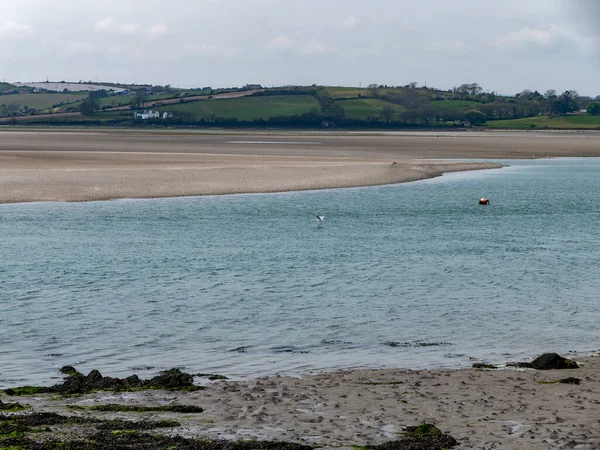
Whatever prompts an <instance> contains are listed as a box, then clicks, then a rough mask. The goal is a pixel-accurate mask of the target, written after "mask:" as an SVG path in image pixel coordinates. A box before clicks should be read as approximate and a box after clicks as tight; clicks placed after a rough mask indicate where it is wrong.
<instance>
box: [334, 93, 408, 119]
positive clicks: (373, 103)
mask: <svg viewBox="0 0 600 450" xmlns="http://www.w3.org/2000/svg"><path fill="white" fill-rule="evenodd" d="M336 103H338V104H339V105H341V106H342V108H344V112H345V113H346V118H348V119H358V120H369V118H379V115H380V113H381V109H382V108H383V107H384V106H385V105H389V106H391V107H392V108H394V111H396V112H401V111H404V110H405V109H406V108H404V107H403V106H401V105H396V104H395V103H390V102H386V101H384V100H379V99H377V98H357V99H352V100H338V101H337V102H336Z"/></svg>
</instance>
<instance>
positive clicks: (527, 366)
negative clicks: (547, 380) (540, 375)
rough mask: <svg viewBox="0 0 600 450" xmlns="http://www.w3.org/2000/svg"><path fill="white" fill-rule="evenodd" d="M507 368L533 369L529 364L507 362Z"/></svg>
mask: <svg viewBox="0 0 600 450" xmlns="http://www.w3.org/2000/svg"><path fill="white" fill-rule="evenodd" d="M506 367H518V368H520V369H529V368H531V363H528V362H507V363H506Z"/></svg>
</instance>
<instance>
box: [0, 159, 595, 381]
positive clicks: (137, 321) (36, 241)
mask: <svg viewBox="0 0 600 450" xmlns="http://www.w3.org/2000/svg"><path fill="white" fill-rule="evenodd" d="M511 166H512V167H510V168H508V169H504V170H501V171H490V172H486V173H478V174H475V173H473V174H468V173H463V174H452V175H449V176H445V177H442V178H439V179H434V180H427V181H422V182H417V183H412V184H404V185H397V186H385V187H373V188H361V189H347V190H331V191H318V192H303V193H285V194H275V195H241V196H226V197H204V198H183V199H156V200H145V201H128V200H123V201H115V202H93V203H83V204H61V203H56V204H48V203H40V204H22V205H2V206H0V215H1V220H0V248H2V259H1V260H0V286H1V287H2V288H1V290H0V297H1V298H0V304H2V316H1V317H0V325H1V326H0V342H2V348H1V349H0V357H1V359H2V375H1V377H2V378H1V379H0V387H2V386H8V385H14V384H18V383H21V384H22V382H24V381H27V382H28V383H35V382H46V381H47V380H48V379H49V378H50V376H56V368H57V367H59V366H60V365H65V364H70V365H77V366H78V368H79V369H80V370H82V371H86V370H91V369H93V368H98V369H100V370H101V371H102V372H103V373H105V372H106V373H107V374H111V375H117V376H123V375H126V374H130V372H131V371H132V370H133V368H134V367H152V369H148V370H147V372H149V375H151V374H153V371H154V372H155V371H158V370H161V369H164V368H169V367H173V366H180V365H185V366H186V367H189V368H190V370H191V371H193V372H211V373H219V372H221V373H227V374H228V375H229V374H233V375H236V374H237V375H252V376H256V375H264V374H273V373H278V372H280V373H294V372H306V371H309V370H324V369H338V368H345V367H354V366H364V367H383V366H407V367H412V368H422V367H458V366H462V365H469V364H470V363H469V358H471V357H472V358H481V359H487V360H490V361H492V362H498V363H503V362H505V361H506V360H508V359H514V360H517V359H524V358H527V357H531V356H534V355H535V354H537V353H539V352H541V351H545V350H551V351H559V352H561V351H567V350H571V349H576V350H577V349H578V350H587V349H590V348H595V345H596V343H597V338H598V334H597V325H596V324H597V323H598V322H599V321H600V306H599V305H598V302H597V301H596V299H597V292H600V279H599V278H598V277H597V269H596V265H595V264H594V263H593V262H594V261H597V260H598V259H600V248H598V246H595V245H590V243H593V242H595V241H596V240H597V219H598V217H600V205H598V204H597V203H596V202H595V201H594V199H596V198H598V197H599V195H598V194H600V184H598V183H596V182H595V180H596V179H597V176H598V174H599V173H600V161H599V160H597V159H586V160H577V159H565V160H547V161H535V162H511ZM541 192H542V193H543V194H544V195H543V196H541V200H540V201H539V202H532V195H533V194H535V195H538V194H539V193H541ZM484 194H485V196H486V197H488V198H492V199H493V203H492V204H491V205H489V207H485V208H481V207H479V206H478V205H477V204H476V203H477V200H478V199H479V198H480V197H481V196H482V195H484ZM314 211H323V212H325V214H326V215H327V221H326V222H324V223H323V224H321V225H320V226H316V224H315V223H313V218H314ZM385 342H395V343H400V344H401V343H408V344H410V345H406V346H403V345H396V346H388V345H383V343H385ZM444 342H445V343H449V342H451V343H452V344H453V345H452V346H445V345H437V346H434V345H422V346H420V345H415V344H418V343H423V344H431V343H444ZM79 366H81V367H79Z"/></svg>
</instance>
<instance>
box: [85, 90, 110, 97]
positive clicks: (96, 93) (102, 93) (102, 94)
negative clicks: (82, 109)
mask: <svg viewBox="0 0 600 450" xmlns="http://www.w3.org/2000/svg"><path fill="white" fill-rule="evenodd" d="M89 97H90V98H104V97H108V93H107V92H106V89H98V90H97V91H91V92H90V94H89Z"/></svg>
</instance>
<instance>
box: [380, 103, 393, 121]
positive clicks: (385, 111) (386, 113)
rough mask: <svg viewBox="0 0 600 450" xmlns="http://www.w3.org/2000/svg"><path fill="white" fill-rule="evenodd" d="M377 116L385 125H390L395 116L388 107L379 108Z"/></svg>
mask: <svg viewBox="0 0 600 450" xmlns="http://www.w3.org/2000/svg"><path fill="white" fill-rule="evenodd" d="M379 115H380V116H381V118H382V119H383V120H384V121H385V123H390V122H391V121H392V120H393V119H394V117H395V116H396V110H394V108H392V107H391V106H390V105H384V106H383V108H381V111H380V112H379Z"/></svg>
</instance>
